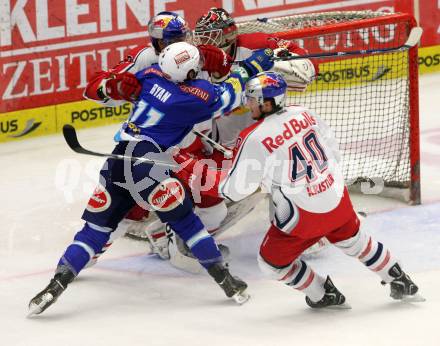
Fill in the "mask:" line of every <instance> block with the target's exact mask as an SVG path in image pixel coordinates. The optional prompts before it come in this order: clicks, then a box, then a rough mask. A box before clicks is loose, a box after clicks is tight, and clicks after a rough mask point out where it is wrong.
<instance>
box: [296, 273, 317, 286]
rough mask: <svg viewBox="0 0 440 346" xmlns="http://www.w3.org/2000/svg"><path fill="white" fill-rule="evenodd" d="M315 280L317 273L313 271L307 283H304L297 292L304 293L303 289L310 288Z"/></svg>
mask: <svg viewBox="0 0 440 346" xmlns="http://www.w3.org/2000/svg"><path fill="white" fill-rule="evenodd" d="M314 278H315V272H314V271H313V270H312V271H311V272H310V275H309V277H308V278H307V280H306V282H304V284H303V285H302V286H301V287H298V288H297V290H300V291H302V290H303V289H305V288H307V287H309V286H310V284H311V283H312V281H313V279H314Z"/></svg>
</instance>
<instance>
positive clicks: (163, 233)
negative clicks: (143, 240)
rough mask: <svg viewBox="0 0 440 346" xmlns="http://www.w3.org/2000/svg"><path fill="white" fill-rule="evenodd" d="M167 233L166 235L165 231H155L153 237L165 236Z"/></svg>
mask: <svg viewBox="0 0 440 346" xmlns="http://www.w3.org/2000/svg"><path fill="white" fill-rule="evenodd" d="M165 235H166V233H165V232H162V233H155V234H153V236H152V237H153V238H154V239H159V238H162V237H165Z"/></svg>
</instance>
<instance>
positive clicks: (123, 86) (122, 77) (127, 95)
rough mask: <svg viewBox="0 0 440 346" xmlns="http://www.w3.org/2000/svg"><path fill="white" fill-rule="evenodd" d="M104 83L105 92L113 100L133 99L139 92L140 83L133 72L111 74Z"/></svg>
mask: <svg viewBox="0 0 440 346" xmlns="http://www.w3.org/2000/svg"><path fill="white" fill-rule="evenodd" d="M111 77H112V78H110V79H108V80H107V83H106V84H105V89H106V94H107V96H108V97H110V98H112V99H113V100H126V101H130V102H132V101H135V100H136V99H137V98H138V97H139V94H140V93H141V89H142V85H141V83H139V81H138V80H137V79H136V77H135V76H134V74H132V73H130V72H123V73H118V74H112V75H111Z"/></svg>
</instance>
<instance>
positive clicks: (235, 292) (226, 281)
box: [208, 263, 250, 304]
mask: <svg viewBox="0 0 440 346" xmlns="http://www.w3.org/2000/svg"><path fill="white" fill-rule="evenodd" d="M208 273H209V275H211V276H212V277H213V278H214V280H215V281H216V282H217V283H218V285H219V286H220V287H221V288H222V289H223V291H224V292H225V294H226V296H227V297H229V298H232V299H234V300H235V301H236V302H237V303H238V304H243V303H245V302H247V301H248V300H249V298H250V295H249V294H248V293H247V292H246V288H247V284H246V283H245V282H244V281H243V280H241V279H240V278H239V277H237V276H232V275H231V273H230V272H229V270H228V268H227V267H225V266H224V265H223V264H220V263H217V264H214V265H213V266H212V267H210V268H209V269H208Z"/></svg>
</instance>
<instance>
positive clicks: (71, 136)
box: [63, 124, 180, 168]
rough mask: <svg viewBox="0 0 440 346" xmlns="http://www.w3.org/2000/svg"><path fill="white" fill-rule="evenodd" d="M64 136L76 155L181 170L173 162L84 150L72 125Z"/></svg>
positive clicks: (67, 126) (64, 128)
mask: <svg viewBox="0 0 440 346" xmlns="http://www.w3.org/2000/svg"><path fill="white" fill-rule="evenodd" d="M63 135H64V139H65V140H66V143H67V145H68V146H69V147H70V149H72V150H73V151H74V152H75V153H78V154H84V155H92V156H99V157H107V158H112V159H117V160H130V161H132V162H142V163H150V164H154V165H161V166H166V167H170V168H179V167H180V166H179V165H177V164H174V163H172V162H167V161H160V160H152V159H147V158H145V157H134V156H124V155H118V154H107V153H98V152H96V151H91V150H88V149H86V148H84V147H83V146H82V145H81V144H80V143H79V141H78V136H77V134H76V130H75V128H74V127H73V126H72V125H69V124H66V125H64V126H63Z"/></svg>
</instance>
